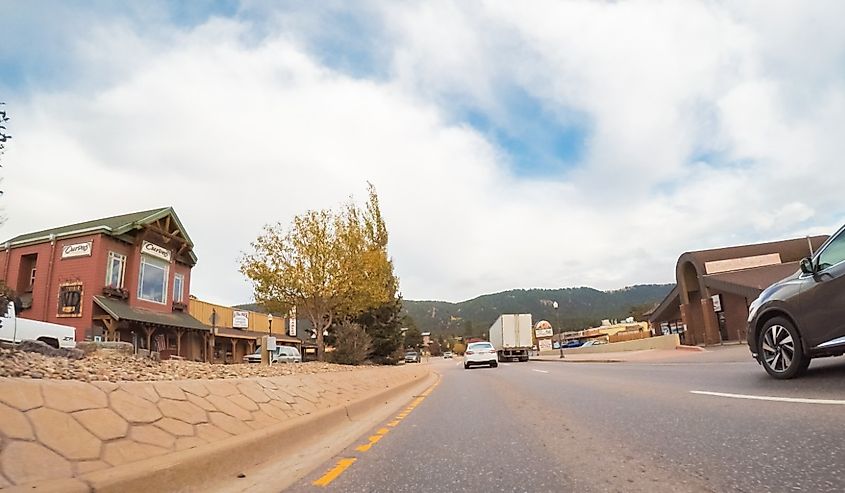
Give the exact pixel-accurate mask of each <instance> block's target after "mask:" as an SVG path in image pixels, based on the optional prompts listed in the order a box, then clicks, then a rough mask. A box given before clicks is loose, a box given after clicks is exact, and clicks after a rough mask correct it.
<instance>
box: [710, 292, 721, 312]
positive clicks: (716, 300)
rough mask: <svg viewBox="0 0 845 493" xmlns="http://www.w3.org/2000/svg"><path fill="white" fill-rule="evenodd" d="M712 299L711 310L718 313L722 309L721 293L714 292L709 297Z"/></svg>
mask: <svg viewBox="0 0 845 493" xmlns="http://www.w3.org/2000/svg"><path fill="white" fill-rule="evenodd" d="M710 299H712V300H713V311H714V312H716V313H719V312H720V311H722V295H721V294H714V295H713V296H711V297H710Z"/></svg>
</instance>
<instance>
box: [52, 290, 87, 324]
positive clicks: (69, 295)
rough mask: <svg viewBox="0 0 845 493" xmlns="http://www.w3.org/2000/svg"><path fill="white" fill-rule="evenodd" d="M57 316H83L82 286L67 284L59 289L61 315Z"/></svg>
mask: <svg viewBox="0 0 845 493" xmlns="http://www.w3.org/2000/svg"><path fill="white" fill-rule="evenodd" d="M57 316H59V317H81V316H82V284H65V285H63V286H60V287H59V313H58V315H57Z"/></svg>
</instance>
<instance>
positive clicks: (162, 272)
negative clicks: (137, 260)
mask: <svg viewBox="0 0 845 493" xmlns="http://www.w3.org/2000/svg"><path fill="white" fill-rule="evenodd" d="M169 272H170V265H169V264H168V263H167V262H163V261H161V260H158V259H155V258H151V257H147V256H146V255H141V270H140V273H139V276H138V299H142V300H147V301H152V302H154V303H161V304H164V303H167V277H168V273H169Z"/></svg>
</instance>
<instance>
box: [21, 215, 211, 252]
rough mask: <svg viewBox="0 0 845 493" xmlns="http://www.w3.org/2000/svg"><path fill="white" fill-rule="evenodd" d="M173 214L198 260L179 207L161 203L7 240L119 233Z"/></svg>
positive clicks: (39, 240) (38, 240)
mask: <svg viewBox="0 0 845 493" xmlns="http://www.w3.org/2000/svg"><path fill="white" fill-rule="evenodd" d="M168 215H169V216H171V217H172V219H173V221H174V222H175V223H176V226H177V227H178V228H179V231H180V233H181V235H182V237H183V238H185V241H186V242H187V243H188V245H189V246H190V247H192V250H191V251H190V252H189V255H190V257H191V260H193V261H194V263H196V261H197V257H196V255H195V254H194V252H193V246H194V243H193V241H191V238H190V237H189V236H188V232H187V231H186V230H185V227H184V226H183V225H182V222H181V221H180V220H179V217H178V216H177V215H176V211H174V210H173V208H172V207H161V208H158V209H150V210H147V211H140V212H132V213H129V214H121V215H119V216H110V217H104V218H101V219H94V220H93V221H85V222H81V223H75V224H69V225H67V226H60V227H57V228H50V229H44V230H40V231H35V232H32V233H26V234H22V235H18V236H16V237H14V238H12V239H10V240H8V241H6V243H7V244H8V245H9V246H22V245H28V244H36V243H43V242H47V241H50V240H52V239H53V238H54V237H55V238H70V237H74V236H83V235H90V234H97V233H102V234H107V235H109V236H120V235H122V234H125V233H128V232H130V231H132V230H134V229H139V228H141V227H142V226H145V225H148V224H152V223H153V222H155V221H157V220H159V219H161V218H163V217H167V216H168Z"/></svg>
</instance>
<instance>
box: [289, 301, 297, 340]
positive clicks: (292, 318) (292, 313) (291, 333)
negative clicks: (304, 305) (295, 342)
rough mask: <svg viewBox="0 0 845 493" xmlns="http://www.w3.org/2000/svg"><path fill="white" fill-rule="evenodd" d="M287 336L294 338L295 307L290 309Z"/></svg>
mask: <svg viewBox="0 0 845 493" xmlns="http://www.w3.org/2000/svg"><path fill="white" fill-rule="evenodd" d="M288 335H289V336H291V337H296V307H293V308H291V309H290V322H288Z"/></svg>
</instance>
